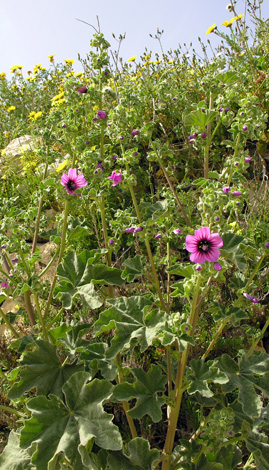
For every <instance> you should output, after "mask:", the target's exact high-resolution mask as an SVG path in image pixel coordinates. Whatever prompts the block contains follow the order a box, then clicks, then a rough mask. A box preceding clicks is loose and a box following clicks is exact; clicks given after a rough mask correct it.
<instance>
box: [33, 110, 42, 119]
mask: <svg viewBox="0 0 269 470" xmlns="http://www.w3.org/2000/svg"><path fill="white" fill-rule="evenodd" d="M42 114H43V111H38V113H35V115H34V120H35V121H37V119H39V118H40V117H41V116H42Z"/></svg>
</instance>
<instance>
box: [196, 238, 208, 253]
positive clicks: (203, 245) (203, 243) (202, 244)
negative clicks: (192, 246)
mask: <svg viewBox="0 0 269 470" xmlns="http://www.w3.org/2000/svg"><path fill="white" fill-rule="evenodd" d="M210 248H211V243H210V241H208V240H200V241H199V243H198V250H199V251H200V253H208V251H209V250H210Z"/></svg>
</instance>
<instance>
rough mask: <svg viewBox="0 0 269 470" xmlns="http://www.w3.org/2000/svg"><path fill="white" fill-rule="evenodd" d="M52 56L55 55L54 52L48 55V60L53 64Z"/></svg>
mask: <svg viewBox="0 0 269 470" xmlns="http://www.w3.org/2000/svg"><path fill="white" fill-rule="evenodd" d="M53 57H55V54H51V55H48V59H49V60H50V62H51V63H52V64H53V62H54V59H53Z"/></svg>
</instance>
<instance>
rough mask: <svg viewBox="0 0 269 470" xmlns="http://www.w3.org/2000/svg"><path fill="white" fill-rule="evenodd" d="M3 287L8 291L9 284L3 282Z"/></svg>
mask: <svg viewBox="0 0 269 470" xmlns="http://www.w3.org/2000/svg"><path fill="white" fill-rule="evenodd" d="M1 287H5V288H6V289H8V288H9V285H8V284H7V282H2V283H1Z"/></svg>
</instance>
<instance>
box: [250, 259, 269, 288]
mask: <svg viewBox="0 0 269 470" xmlns="http://www.w3.org/2000/svg"><path fill="white" fill-rule="evenodd" d="M264 258H265V253H263V255H262V256H261V257H260V259H259V261H258V263H257V265H256V266H255V268H254V271H253V273H252V274H251V276H250V277H249V278H248V282H247V283H246V285H245V289H247V288H248V286H249V285H250V283H251V281H252V279H253V278H254V276H255V275H256V273H257V271H258V269H259V268H260V266H261V264H262V262H263V260H264Z"/></svg>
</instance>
